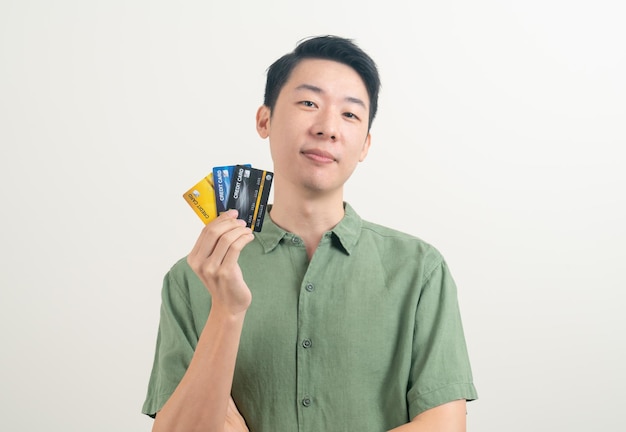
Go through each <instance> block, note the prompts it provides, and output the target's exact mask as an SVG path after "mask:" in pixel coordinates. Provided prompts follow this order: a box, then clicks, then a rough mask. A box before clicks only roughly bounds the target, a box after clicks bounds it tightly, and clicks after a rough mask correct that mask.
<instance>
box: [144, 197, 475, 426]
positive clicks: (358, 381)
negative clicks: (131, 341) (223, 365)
mask: <svg viewBox="0 0 626 432" xmlns="http://www.w3.org/2000/svg"><path fill="white" fill-rule="evenodd" d="M239 265H240V267H241V269H242V272H243V275H244V279H245V281H246V283H247V284H248V286H249V288H250V290H251V292H252V304H251V306H250V308H249V309H248V312H247V314H246V318H245V321H244V327H243V330H242V336H241V341H240V346H239V351H238V355H237V361H236V365H235V375H234V379H233V386H232V396H233V399H234V400H235V402H236V404H237V407H238V408H239V411H240V412H241V414H242V415H243V417H244V418H245V419H246V422H247V424H248V427H249V429H250V431H251V432H255V431H271V432H277V431H278V432H280V431H312V432H313V431H315V432H319V431H344V430H345V431H347V430H358V431H383V430H388V429H391V428H394V427H397V426H399V425H401V424H404V423H407V422H408V421H410V420H411V419H412V418H413V417H415V416H416V415H418V414H420V413H421V412H423V411H425V410H427V409H429V408H433V407H435V406H438V405H441V404H443V403H446V402H450V401H453V400H457V399H466V400H473V399H476V398H477V394H476V390H475V387H474V385H473V380H472V373H471V368H470V362H469V359H468V354H467V349H466V344H465V338H464V334H463V328H462V323H461V316H460V313H459V308H458V302H457V293H456V286H455V283H454V281H453V279H452V276H451V275H450V272H449V270H448V267H447V266H446V263H445V261H444V259H443V258H442V256H441V255H440V253H439V252H438V251H437V250H436V249H435V248H434V247H432V246H430V245H429V244H427V243H426V242H424V241H422V240H420V239H418V238H415V237H413V236H410V235H407V234H404V233H400V232H398V231H395V230H392V229H389V228H386V227H382V226H379V225H376V224H372V223H370V222H366V221H363V220H362V219H361V218H360V217H359V216H358V215H357V214H356V213H355V212H354V210H353V209H352V208H351V207H350V206H349V205H348V204H346V205H345V216H344V218H343V219H342V220H341V222H340V223H339V224H338V225H337V226H335V227H334V228H333V229H332V230H331V231H329V232H327V233H326V234H325V235H324V236H323V238H322V240H321V242H320V244H319V245H318V247H317V249H316V251H315V253H314V255H313V257H312V258H311V260H310V261H309V259H308V257H307V253H306V249H305V246H304V244H303V242H302V240H301V239H300V238H299V237H298V236H296V235H294V234H291V233H289V232H287V231H285V230H283V229H281V228H280V227H278V226H277V225H275V224H274V223H273V222H272V221H271V217H266V218H265V223H264V226H263V230H262V231H261V232H260V233H255V240H254V241H253V242H251V243H250V244H248V245H247V246H246V247H245V248H244V250H243V251H242V253H241V256H240V259H239ZM210 308H211V298H210V295H209V293H208V291H207V289H206V288H205V287H204V285H203V284H202V282H201V281H200V280H199V279H198V278H197V276H196V275H195V274H194V273H193V271H192V270H191V268H190V267H189V266H188V264H187V262H186V260H185V259H182V260H180V261H179V262H178V263H177V264H175V265H174V266H173V267H172V269H171V270H170V271H169V272H168V273H167V275H166V276H165V279H164V286H163V291H162V306H161V318H160V325H159V332H158V339H157V347H156V354H155V359H154V366H153V370H152V375H151V378H150V383H149V388H148V395H147V398H146V401H145V403H144V406H143V412H144V413H146V414H154V413H156V412H157V411H158V410H160V408H161V407H162V406H163V404H164V403H165V402H166V401H167V399H168V398H169V396H170V395H171V394H172V392H173V391H174V389H175V388H176V386H177V384H178V382H180V380H181V379H182V376H183V375H184V373H185V371H186V369H187V366H188V365H189V363H190V361H191V357H192V356H193V352H194V349H195V346H196V344H197V342H198V339H199V336H200V333H201V332H202V329H203V328H204V325H205V323H206V320H207V317H208V314H209V311H210Z"/></svg>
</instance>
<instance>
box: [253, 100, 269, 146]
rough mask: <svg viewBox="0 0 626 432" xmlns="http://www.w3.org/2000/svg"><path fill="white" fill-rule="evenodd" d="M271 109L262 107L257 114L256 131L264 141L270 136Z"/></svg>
mask: <svg viewBox="0 0 626 432" xmlns="http://www.w3.org/2000/svg"><path fill="white" fill-rule="evenodd" d="M270 117H271V111H270V107H268V106H267V105H261V106H260V107H259V109H258V110H257V112H256V131H257V133H258V134H259V136H260V137H261V138H263V139H265V138H267V137H268V136H270Z"/></svg>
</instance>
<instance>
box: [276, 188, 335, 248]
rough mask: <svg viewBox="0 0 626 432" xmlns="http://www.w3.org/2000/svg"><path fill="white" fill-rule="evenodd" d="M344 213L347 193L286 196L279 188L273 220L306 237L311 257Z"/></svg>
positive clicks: (282, 226)
mask: <svg viewBox="0 0 626 432" xmlns="http://www.w3.org/2000/svg"><path fill="white" fill-rule="evenodd" d="M343 216H344V207H343V194H342V193H341V192H339V193H336V194H334V195H327V196H321V195H318V196H308V197H302V196H289V197H286V196H282V195H280V194H279V193H277V192H275V195H274V204H273V205H272V210H271V215H270V217H271V218H272V221H273V222H274V223H275V224H276V225H278V226H279V227H281V228H282V229H284V230H286V231H289V232H291V233H293V234H296V235H297V236H299V237H300V238H302V240H303V241H304V244H305V246H306V249H307V254H308V256H309V259H311V257H312V256H313V253H314V252H315V249H316V248H317V245H318V244H319V242H320V240H321V239H322V236H323V235H324V234H325V233H326V232H328V231H329V230H331V229H332V228H333V227H334V226H335V225H337V224H338V223H339V222H340V221H341V219H342V218H343Z"/></svg>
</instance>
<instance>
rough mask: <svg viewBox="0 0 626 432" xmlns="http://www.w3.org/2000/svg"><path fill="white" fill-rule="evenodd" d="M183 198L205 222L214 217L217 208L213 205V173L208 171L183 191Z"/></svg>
mask: <svg viewBox="0 0 626 432" xmlns="http://www.w3.org/2000/svg"><path fill="white" fill-rule="evenodd" d="M183 198H184V199H185V201H187V204H189V206H191V208H192V209H193V211H194V212H196V214H197V215H198V217H199V218H200V219H201V220H202V222H204V223H205V224H206V223H209V222H210V221H212V220H213V219H215V218H216V217H217V208H216V206H215V188H214V185H213V173H210V174H209V175H208V176H206V177H205V178H203V179H202V180H200V181H199V182H198V183H196V184H195V185H194V187H192V188H191V189H189V190H188V191H187V192H185V193H184V194H183Z"/></svg>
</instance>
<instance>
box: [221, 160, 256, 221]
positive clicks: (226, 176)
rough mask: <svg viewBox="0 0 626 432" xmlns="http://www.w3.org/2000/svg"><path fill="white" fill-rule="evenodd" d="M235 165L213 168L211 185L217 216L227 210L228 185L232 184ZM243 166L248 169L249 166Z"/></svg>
mask: <svg viewBox="0 0 626 432" xmlns="http://www.w3.org/2000/svg"><path fill="white" fill-rule="evenodd" d="M236 166H237V165H225V166H217V167H213V183H214V188H215V206H216V207H217V214H218V215H219V214H222V213H223V212H225V211H226V210H228V198H229V195H230V185H231V183H232V178H233V172H234V171H235V167H236ZM243 166H245V167H247V168H250V167H251V165H250V164H244V165H243Z"/></svg>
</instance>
